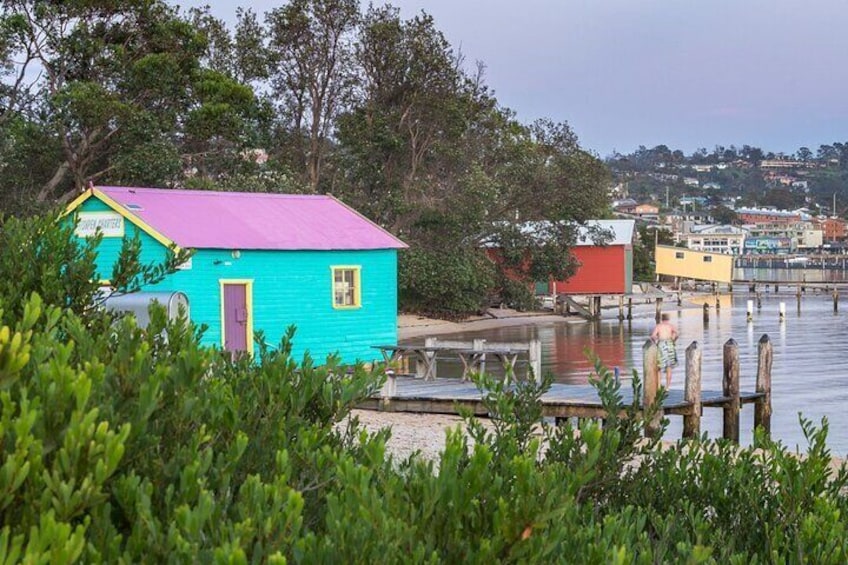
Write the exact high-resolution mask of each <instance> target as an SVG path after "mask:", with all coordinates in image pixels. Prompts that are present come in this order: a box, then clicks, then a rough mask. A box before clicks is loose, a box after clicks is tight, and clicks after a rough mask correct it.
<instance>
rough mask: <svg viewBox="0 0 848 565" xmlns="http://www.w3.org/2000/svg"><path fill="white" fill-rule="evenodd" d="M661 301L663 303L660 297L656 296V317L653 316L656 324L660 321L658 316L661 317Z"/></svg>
mask: <svg viewBox="0 0 848 565" xmlns="http://www.w3.org/2000/svg"><path fill="white" fill-rule="evenodd" d="M662 301H663V299H662V297H659V296H658V297H657V305H656V309H657V313H656V316H655V318H656V320H657V322H659V321H660V316H661V315H662Z"/></svg>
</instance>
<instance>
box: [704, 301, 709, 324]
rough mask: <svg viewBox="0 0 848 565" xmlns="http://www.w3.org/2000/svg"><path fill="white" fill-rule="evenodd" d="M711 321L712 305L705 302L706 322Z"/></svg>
mask: <svg viewBox="0 0 848 565" xmlns="http://www.w3.org/2000/svg"><path fill="white" fill-rule="evenodd" d="M709 321H710V305H709V304H707V303H706V302H704V323H705V324H706V323H707V322H709Z"/></svg>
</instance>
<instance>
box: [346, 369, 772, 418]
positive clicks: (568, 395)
mask: <svg viewBox="0 0 848 565" xmlns="http://www.w3.org/2000/svg"><path fill="white" fill-rule="evenodd" d="M394 379H395V387H396V388H395V391H394V394H392V395H391V396H387V397H381V396H380V395H379V394H378V395H375V396H374V397H372V398H370V399H368V400H367V401H365V402H364V403H362V404H361V405H360V406H359V407H360V408H363V409H366V410H380V411H386V412H420V413H431V414H458V413H459V407H463V408H466V409H468V410H470V411H471V412H472V413H473V414H475V415H478V416H486V415H487V412H486V407H485V406H484V404H483V395H482V393H481V392H480V391H479V390H478V389H477V386H476V385H475V384H474V383H472V382H467V381H466V382H463V381H462V380H460V379H435V380H430V381H425V380H424V379H421V378H416V377H394ZM621 396H622V402H623V404H624V405H631V404H632V403H633V390H632V389H631V388H630V387H629V386H627V385H624V386H622V388H621ZM764 397H765V393H763V392H740V394H739V399H740V402H741V404H753V403H755V402H757V401H758V400H759V399H761V398H764ZM730 400H731V398H730V397H729V396H725V395H724V393H723V392H722V391H712V390H702V391H701V405H702V406H711V407H722V406H724V405H725V404H727V403H728V402H730ZM541 402H542V414H543V415H544V416H546V417H556V418H570V417H579V418H594V417H602V416H603V406H602V405H601V399H600V398H599V397H598V391H597V390H596V389H595V388H594V387H593V386H591V385H569V384H560V383H554V384H552V385H551V388H550V390H549V391H548V392H546V393H545V394H544V395H543V396H542V398H541ZM694 406H695V405H694V404H693V403H692V402H689V401H687V400H686V399H685V398H684V391H682V390H670V391H668V394H667V396H666V398H665V400H664V402H663V406H662V409H663V413H664V414H667V415H680V416H682V415H687V414H690V413H691V412H692V410H693V409H694Z"/></svg>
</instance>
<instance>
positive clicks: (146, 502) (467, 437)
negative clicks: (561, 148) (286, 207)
mask: <svg viewBox="0 0 848 565" xmlns="http://www.w3.org/2000/svg"><path fill="white" fill-rule="evenodd" d="M39 225H41V226H42V228H43V229H49V226H47V227H46V228H45V227H44V226H45V224H39ZM15 229H17V230H19V231H18V232H16V233H18V234H19V235H17V236H16V237H19V241H24V242H26V241H27V240H28V238H27V236H26V229H25V226H16V227H15ZM8 233H9V234H11V233H13V230H9V232H8ZM70 233H71V232H70V231H68V230H66V231H65V232H64V236H62V235H59V236H56V237H54V238H52V239H49V240H48V241H49V243H46V244H45V246H43V247H40V248H37V251H38V252H39V253H44V252H46V251H47V250H49V249H59V250H66V251H63V252H62V255H61V256H62V257H72V258H73V260H74V261H77V262H80V263H83V264H81V265H77V266H76V267H75V268H74V269H73V270H72V271H64V270H62V269H58V271H56V272H59V273H65V274H67V275H69V276H67V277H65V278H63V279H60V280H59V281H58V282H57V281H52V282H44V281H39V280H37V278H36V279H26V278H25V279H22V280H24V281H25V282H27V284H28V285H30V286H31V287H33V288H30V289H29V290H30V291H33V290H38V289H49V292H47V293H45V295H46V296H47V297H48V298H43V297H41V296H40V295H39V294H36V293H34V292H24V290H26V289H21V288H17V287H15V288H12V287H4V286H0V410H2V412H0V563H3V564H5V563H16V562H27V563H37V562H51V563H69V562H75V561H78V562H86V563H87V562H107V563H121V562H124V563H136V562H142V563H160V562H192V563H194V562H213V561H214V562H220V563H247V562H251V563H254V562H255V563H259V562H274V563H283V562H288V561H291V562H298V563H328V562H333V563H336V562H353V563H374V562H379V563H397V562H404V563H405V562H414V563H436V562H450V563H454V562H463V563H466V562H467V563H491V562H521V563H524V562H545V563H547V562H567V563H659V562H686V563H756V562H787V563H804V562H809V563H844V562H846V561H848V534H846V519H845V517H846V512H848V503H846V496H845V492H846V483H848V473H846V471H845V469H844V468H840V469H838V470H837V469H834V468H833V467H832V462H831V458H830V453H829V452H828V450H827V448H826V436H827V424H826V422H825V423H824V425H823V426H822V427H821V428H820V429H816V428H814V427H813V426H812V425H810V424H809V423H808V422H806V421H802V426H803V428H804V431H805V433H806V434H807V437H808V440H809V446H808V451H807V454H806V455H805V456H803V457H798V456H795V455H793V454H791V453H789V452H787V451H786V449H785V448H784V447H783V446H781V445H779V444H774V443H770V442H768V441H767V440H766V439H765V438H762V437H760V438H758V439H759V442H758V443H759V444H760V445H764V446H765V447H764V448H763V449H760V450H755V449H753V448H745V449H742V448H738V447H736V446H733V445H731V444H728V443H725V442H723V441H717V442H716V441H709V440H707V439H706V438H701V439H699V440H696V441H690V442H680V443H679V444H678V446H677V448H672V449H663V447H662V446H661V445H660V444H659V443H658V442H656V441H655V440H644V439H641V438H642V436H643V432H644V422H645V421H649V420H650V418H651V417H652V416H653V415H654V412H653V410H656V407H651V408H650V409H649V410H647V411H646V413H645V414H642V413H641V412H640V411H639V410H638V409H637V408H638V407H637V406H632V405H631V406H626V405H623V403H622V397H621V394H620V390H619V387H618V385H616V384H615V382H614V380H613V379H612V378H611V376H610V374H609V371H607V370H606V369H604V368H603V367H601V366H600V365H597V366H596V375H595V379H594V382H595V384H596V386H597V388H598V392H599V394H600V395H601V398H602V399H603V401H604V403H605V407H606V408H607V412H608V413H609V414H611V416H610V417H609V418H607V419H606V420H605V421H604V422H602V423H599V422H584V423H582V424H581V425H580V426H579V427H578V428H575V427H573V426H571V425H570V424H569V423H565V424H564V425H562V426H555V425H553V424H552V423H550V422H546V421H544V419H543V418H542V417H541V410H540V406H539V397H540V396H541V395H542V394H543V393H544V391H545V390H547V387H549V386H550V377H548V378H545V379H542V380H541V382H539V383H533V382H520V383H517V384H515V385H513V386H507V385H505V384H503V383H500V382H495V381H493V380H491V379H490V378H487V377H486V376H479V377H478V378H477V383H478V386H479V387H480V388H481V390H482V391H483V392H484V394H485V402H486V405H487V407H488V412H489V414H490V415H491V417H492V419H491V421H492V425H491V426H484V425H482V424H481V422H479V421H477V420H475V419H474V418H473V417H471V416H470V415H466V416H465V421H466V430H467V431H466V432H461V431H460V430H452V431H450V432H449V433H448V434H447V438H446V442H445V447H444V449H443V451H442V452H441V454H440V456H439V457H438V459H437V460H436V461H428V460H425V459H423V458H421V457H419V456H413V457H409V458H407V459H403V460H399V459H395V458H393V457H391V456H390V455H389V454H387V452H386V440H387V439H388V437H389V432H388V431H382V432H380V433H376V434H368V433H365V432H364V431H363V430H362V429H361V427H360V426H359V425H358V423H357V421H356V419H355V418H350V414H351V410H352V408H353V407H355V406H356V405H357V403H358V402H359V401H361V400H362V399H363V398H365V397H366V396H368V395H370V394H372V393H373V392H374V391H375V390H376V389H377V387H378V386H379V385H380V382H381V379H382V374H381V373H380V372H379V371H374V372H369V371H366V370H365V368H364V367H362V366H356V367H351V368H346V367H341V366H339V364H338V360H337V359H335V358H332V357H331V358H329V359H327V360H326V361H325V362H324V363H322V365H321V366H317V365H316V364H315V363H314V362H313V360H312V359H310V358H309V357H306V358H304V359H302V360H301V361H300V362H299V363H298V362H295V360H293V359H292V358H291V340H292V339H293V338H294V330H293V329H292V330H290V331H289V332H288V334H287V336H286V337H285V338H284V339H283V340H282V342H281V343H280V344H279V346H278V347H274V348H271V347H266V346H265V344H261V343H260V347H259V348H258V354H257V356H256V358H255V359H248V358H242V359H238V360H236V361H235V362H232V361H231V360H230V359H229V358H228V357H225V356H223V355H222V354H221V352H220V351H217V350H215V349H208V348H204V347H201V346H200V345H199V336H198V332H197V329H196V328H194V327H192V326H191V325H190V324H189V323H188V322H187V320H185V319H179V320H174V321H170V320H168V319H167V317H166V316H165V314H164V312H163V311H162V310H161V309H156V308H154V309H152V310H151V323H150V325H149V326H148V328H147V329H145V330H142V329H139V328H138V327H136V325H135V323H134V320H133V319H132V318H125V319H115V318H113V317H112V316H111V315H110V314H108V313H105V312H103V311H100V310H98V309H96V308H90V307H88V306H87V305H86V303H85V302H84V301H80V300H78V299H76V298H75V297H74V292H75V290H74V289H75V288H82V289H84V290H85V292H90V288H91V287H90V286H89V285H87V284H85V282H84V281H83V280H82V279H84V276H85V273H87V272H88V270H89V267H90V265H87V264H86V263H87V262H89V261H93V254H88V253H85V254H82V255H78V254H76V253H75V252H74V251H73V249H69V248H68V247H67V246H66V245H65V243H64V241H63V237H71V236H70ZM54 235H55V234H54ZM135 253H137V250H133V249H132V248H130V249H129V250H128V259H127V261H126V264H127V265H130V266H132V265H134V264H135V265H137V261H134V260H133V257H132V256H133V254H135ZM20 268H23V266H22V265H20V264H18V263H16V259H14V258H13V257H4V258H3V260H0V278H4V277H6V278H9V277H13V276H14V269H20ZM132 271H133V269H127V276H128V278H127V280H131V279H130V278H129V277H130V276H131V275H132V274H133V273H132ZM150 272H151V273H154V271H150ZM158 272H159V271H155V273H158ZM63 276H64V275H63ZM633 386H634V398H639V397H640V396H641V395H640V391H639V388H640V384H639V379H638V376H637V375H634V381H633ZM646 419H647V420H646ZM435 439H436V438H434V440H435Z"/></svg>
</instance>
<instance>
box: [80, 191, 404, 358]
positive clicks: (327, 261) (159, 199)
mask: <svg viewBox="0 0 848 565" xmlns="http://www.w3.org/2000/svg"><path fill="white" fill-rule="evenodd" d="M68 214H70V215H71V217H73V218H74V219H75V221H76V222H77V224H76V226H77V227H76V233H77V235H78V236H79V237H89V236H92V235H94V234H95V233H96V232H97V231H98V230H99V231H100V232H102V234H103V239H102V241H101V243H100V247H99V250H98V251H99V256H98V262H97V264H98V270H99V273H100V276H101V277H102V278H104V279H107V278H108V276H109V275H108V274H109V273H111V271H112V266H113V264H114V263H115V261H116V260H117V257H118V254H119V251H120V248H121V244H122V241H123V239H124V238H133V237H136V236H138V237H139V238H140V240H141V243H142V251H141V255H142V257H141V259H142V261H143V262H144V263H151V262H162V261H163V260H164V259H165V258H167V257H168V256H169V255H168V254H170V253H172V251H171V250H170V248H171V247H172V246H174V247H177V248H183V249H192V250H194V255H193V257H192V258H191V259H190V260H189V261H188V262H187V263H185V264H184V265H182V266H181V268H180V270H178V271H176V272H175V273H172V274H170V275H168V276H167V277H166V278H165V279H164V280H163V281H162V282H161V283H159V284H157V285H155V286H153V287H149V288H144V289H142V290H143V291H173V292H180V293H183V294H184V295H185V296H186V297H188V302H189V309H190V317H191V320H192V321H194V322H195V323H196V324H198V325H203V326H206V330H205V332H204V334H203V338H202V342H203V343H204V344H206V345H210V346H211V345H214V346H219V347H221V348H222V349H224V350H226V351H230V352H248V353H250V352H252V351H253V349H254V336H255V335H256V334H257V333H258V332H259V331H260V330H261V332H262V334H263V335H264V339H265V341H266V343H268V344H269V345H270V346H272V347H273V346H275V345H277V344H279V343H280V340H281V338H282V337H283V335H284V334H285V332H286V329H287V328H288V327H289V326H291V325H294V326H296V328H297V332H296V334H295V337H294V342H293V346H294V347H293V354H294V355H295V357H296V358H299V357H301V356H302V355H303V354H304V352H306V351H309V352H310V354H311V355H312V357H313V358H314V359H316V360H317V361H318V362H319V363H320V362H322V361H323V360H324V359H325V358H326V356H327V355H330V354H333V353H338V354H339V355H340V357H341V359H342V360H343V361H344V362H354V361H356V360H358V359H360V360H370V359H373V357H374V349H372V346H374V345H377V344H387V343H388V344H393V343H396V341H397V251H398V249H402V248H405V247H406V245H405V244H404V243H403V242H401V241H400V240H399V239H397V238H395V237H394V236H393V235H391V234H390V233H388V232H387V231H385V230H383V229H382V228H380V227H379V226H377V225H376V224H374V223H372V222H371V221H369V220H367V219H366V218H365V217H364V216H362V215H360V214H359V213H357V212H356V211H354V210H353V209H351V208H349V207H348V206H346V205H345V204H343V203H342V202H340V201H339V200H337V199H335V198H333V197H331V196H324V195H292V194H265V193H239V192H214V191H198V190H167V189H156V188H128V187H98V188H91V189H89V190H86V191H85V193H83V194H82V195H81V196H79V197H78V198H77V199H76V200H75V201H74V202H72V203H71V204H70V206H69V207H68ZM104 283H105V284H107V285H108V280H107V281H104Z"/></svg>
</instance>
